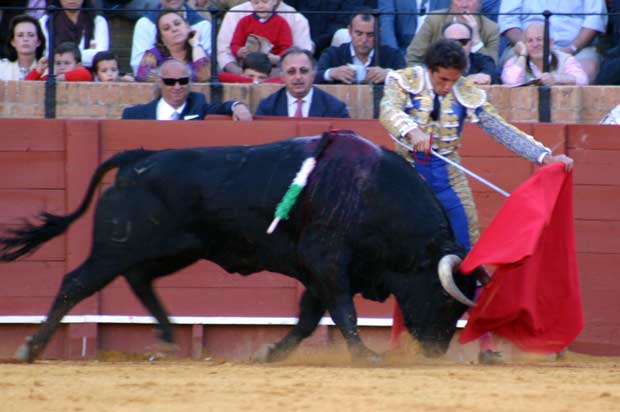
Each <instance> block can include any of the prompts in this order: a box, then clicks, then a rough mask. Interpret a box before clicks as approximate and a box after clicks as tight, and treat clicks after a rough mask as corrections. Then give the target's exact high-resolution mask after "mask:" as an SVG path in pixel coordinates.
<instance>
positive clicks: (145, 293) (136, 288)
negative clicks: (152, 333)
mask: <svg viewBox="0 0 620 412" xmlns="http://www.w3.org/2000/svg"><path fill="white" fill-rule="evenodd" d="M126 278H127V281H128V282H129V286H131V290H133V293H134V294H135V295H136V297H137V298H138V299H139V300H140V302H141V303H142V305H144V307H145V308H146V310H148V311H149V312H150V313H151V315H153V317H154V318H155V319H156V320H157V323H158V325H157V330H158V332H159V339H161V340H162V341H163V342H164V343H166V344H174V334H173V332H172V325H171V324H170V319H169V318H168V313H167V312H166V309H164V306H163V305H162V303H161V301H160V300H159V298H158V297H157V294H156V293H155V290H154V289H153V279H152V278H150V277H147V276H146V275H144V274H142V273H136V272H134V273H132V274H131V275H128V276H126Z"/></svg>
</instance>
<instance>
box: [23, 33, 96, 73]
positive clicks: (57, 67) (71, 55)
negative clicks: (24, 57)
mask: <svg viewBox="0 0 620 412" xmlns="http://www.w3.org/2000/svg"><path fill="white" fill-rule="evenodd" d="M47 69H48V59H47V57H42V58H41V59H40V60H39V62H38V63H37V67H35V68H34V69H32V71H31V72H30V73H28V75H26V77H25V78H24V80H46V79H47V78H48V74H47ZM54 74H55V75H56V80H60V81H65V80H66V81H68V82H89V81H91V80H93V76H92V75H91V74H90V71H88V69H86V68H85V67H84V66H83V65H82V55H81V53H80V48H79V47H78V46H77V45H76V44H75V43H71V42H66V43H61V44H59V45H58V47H56V51H55V52H54Z"/></svg>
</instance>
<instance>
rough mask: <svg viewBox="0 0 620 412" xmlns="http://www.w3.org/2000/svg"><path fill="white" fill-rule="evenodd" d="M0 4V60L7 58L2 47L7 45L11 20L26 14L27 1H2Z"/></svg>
mask: <svg viewBox="0 0 620 412" xmlns="http://www.w3.org/2000/svg"><path fill="white" fill-rule="evenodd" d="M0 4H1V6H0V58H4V57H7V56H6V55H5V53H4V52H5V50H4V49H5V47H4V45H6V44H7V39H8V38H9V34H10V32H9V24H10V23H11V19H12V18H13V17H15V16H19V15H20V14H24V13H26V7H27V4H28V2H27V0H3V1H2V2H1V3H0ZM5 7H6V8H5Z"/></svg>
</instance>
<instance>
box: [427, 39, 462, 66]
mask: <svg viewBox="0 0 620 412" xmlns="http://www.w3.org/2000/svg"><path fill="white" fill-rule="evenodd" d="M424 65H425V66H426V67H427V68H428V69H429V70H430V71H431V72H435V71H437V70H439V68H440V67H441V68H444V69H457V70H460V71H464V70H465V69H466V68H467V56H466V55H465V51H464V50H463V46H461V45H460V43H459V42H456V41H454V40H448V39H441V40H437V41H436V42H434V43H433V44H431V45H430V46H429V47H428V50H427V51H426V54H425V55H424Z"/></svg>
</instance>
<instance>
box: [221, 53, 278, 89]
mask: <svg viewBox="0 0 620 412" xmlns="http://www.w3.org/2000/svg"><path fill="white" fill-rule="evenodd" d="M242 69H243V74H235V73H228V72H220V73H218V75H217V77H218V80H219V81H220V82H222V83H254V84H259V83H282V78H280V77H276V78H272V79H270V78H269V76H270V75H271V69H272V66H271V61H270V60H269V56H267V55H266V54H265V53H261V52H252V53H250V54H248V55H247V57H246V58H245V59H243V66H242Z"/></svg>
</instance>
